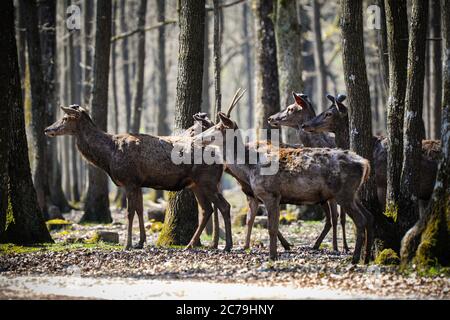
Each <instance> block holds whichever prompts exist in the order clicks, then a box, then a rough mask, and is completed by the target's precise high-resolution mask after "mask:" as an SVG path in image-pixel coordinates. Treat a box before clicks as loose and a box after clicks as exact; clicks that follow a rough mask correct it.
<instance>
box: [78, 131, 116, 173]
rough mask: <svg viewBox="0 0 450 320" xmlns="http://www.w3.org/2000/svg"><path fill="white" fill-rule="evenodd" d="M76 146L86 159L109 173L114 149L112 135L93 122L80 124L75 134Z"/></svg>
mask: <svg viewBox="0 0 450 320" xmlns="http://www.w3.org/2000/svg"><path fill="white" fill-rule="evenodd" d="M76 143H77V148H78V150H79V151H80V152H81V154H82V155H83V157H84V158H86V160H87V161H89V162H91V163H92V164H94V165H95V166H97V167H99V168H101V169H103V170H104V171H106V172H107V173H109V167H110V166H109V164H110V161H111V155H112V153H113V149H114V142H113V140H112V136H111V135H110V134H108V133H106V132H104V131H102V130H100V129H99V128H97V127H96V126H95V125H94V124H93V123H87V124H84V125H82V126H81V130H79V132H78V134H77V135H76Z"/></svg>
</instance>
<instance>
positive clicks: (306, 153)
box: [194, 112, 373, 263]
mask: <svg viewBox="0 0 450 320" xmlns="http://www.w3.org/2000/svg"><path fill="white" fill-rule="evenodd" d="M218 116H219V118H220V121H219V123H217V124H216V125H214V126H213V127H211V128H210V129H208V130H206V131H204V132H203V133H201V134H199V135H197V136H195V138H194V143H196V144H200V145H202V146H203V145H209V144H211V143H212V141H211V140H212V139H213V137H214V138H215V137H216V136H217V135H221V136H222V140H223V142H224V144H226V143H227V141H226V140H227V134H226V131H227V130H232V132H233V133H234V138H235V139H233V140H236V142H237V146H235V148H234V150H245V158H246V159H247V157H249V155H250V152H256V151H255V150H252V149H254V148H255V147H253V146H251V145H249V144H244V142H243V141H242V139H241V137H240V136H239V131H237V130H238V126H237V124H236V123H235V122H234V121H233V120H231V119H230V117H229V115H227V114H225V113H222V112H220V113H219V114H218ZM229 143H232V142H229ZM219 154H221V156H222V157H223V160H224V162H225V165H226V167H227V169H228V170H229V172H230V173H231V174H232V175H233V176H234V177H235V178H236V180H237V181H238V183H239V184H240V185H241V187H242V190H243V192H244V193H245V194H246V195H247V197H249V198H252V199H254V201H255V202H262V203H263V204H264V205H265V206H266V208H267V212H268V229H269V237H270V258H271V259H273V260H275V259H276V258H277V234H278V223H279V216H280V208H279V206H280V204H281V203H290V204H298V205H300V204H318V203H319V204H324V203H326V202H327V201H329V200H332V199H335V200H336V201H337V203H338V204H339V205H341V206H342V207H343V208H344V210H345V211H346V212H347V213H348V215H349V216H350V218H352V220H353V221H354V223H355V225H356V234H357V235H356V245H355V250H354V253H353V258H352V262H353V263H358V262H359V260H360V257H361V251H362V247H363V244H364V242H365V259H364V260H365V262H368V261H369V259H370V257H371V253H370V252H371V247H372V243H373V228H372V223H373V218H372V215H371V213H370V212H368V211H367V210H366V209H365V208H364V206H363V205H362V204H361V203H360V202H359V200H358V198H357V191H358V189H359V187H360V186H361V184H362V183H364V182H365V181H366V179H367V178H368V176H369V172H370V165H369V162H368V161H367V160H366V159H364V158H362V157H360V156H358V155H357V154H355V153H353V152H351V151H344V150H340V149H329V148H296V149H294V148H280V150H279V153H276V152H275V151H272V153H271V154H269V157H272V156H275V157H276V156H278V155H279V170H278V171H277V172H276V173H274V174H272V175H265V174H261V173H262V172H263V171H264V170H265V169H264V167H266V164H265V163H261V162H258V163H257V164H249V163H248V161H245V162H244V163H242V161H234V160H235V159H232V160H231V159H229V158H228V156H227V157H225V155H224V150H223V146H221V147H220V146H219ZM234 157H235V158H236V157H237V153H236V152H235V153H234Z"/></svg>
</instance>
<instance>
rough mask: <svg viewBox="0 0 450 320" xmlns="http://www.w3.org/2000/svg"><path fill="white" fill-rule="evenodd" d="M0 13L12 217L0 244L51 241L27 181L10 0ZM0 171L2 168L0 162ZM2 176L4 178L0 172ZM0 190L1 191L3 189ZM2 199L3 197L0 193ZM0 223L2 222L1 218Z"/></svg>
mask: <svg viewBox="0 0 450 320" xmlns="http://www.w3.org/2000/svg"><path fill="white" fill-rule="evenodd" d="M0 12H2V19H0V28H1V30H2V32H1V33H0V41H1V43H2V46H3V49H2V50H0V61H2V63H1V64H0V71H1V72H0V77H1V80H2V83H4V84H8V85H4V86H1V87H0V93H1V94H0V100H1V105H2V115H6V116H7V118H6V120H4V119H5V118H3V117H2V118H0V119H2V121H6V122H7V123H9V126H10V128H11V130H10V132H9V134H7V135H6V136H4V137H5V139H6V140H8V142H7V143H8V145H9V157H8V158H9V159H8V161H7V162H8V175H9V200H8V201H7V202H8V206H9V208H8V209H7V211H9V214H10V215H11V214H12V218H13V221H9V225H8V226H7V229H6V231H5V229H0V232H1V233H0V241H1V242H13V243H18V244H31V243H40V242H52V241H53V240H52V238H51V237H50V234H49V232H48V230H47V228H46V226H45V223H44V220H43V216H42V212H41V210H40V208H39V205H38V202H37V197H36V191H35V189H34V187H33V182H32V179H31V172H30V163H29V159H28V146H27V140H26V134H25V121H24V118H25V117H24V112H23V104H22V89H21V85H20V74H19V65H18V57H17V47H16V39H15V36H14V35H15V32H14V6H13V1H12V0H11V1H2V2H1V3H0ZM36 23H37V19H36ZM38 40H39V38H38ZM4 109H6V110H4ZM2 128H3V127H2ZM2 130H4V129H2ZM3 144H4V143H3ZM2 147H3V145H2ZM2 150H3V149H2ZM2 155H4V154H2ZM3 160H6V159H3ZM2 168H3V169H4V168H5V164H3V161H2ZM2 173H3V175H2V177H3V178H4V172H2ZM3 181H4V180H3ZM3 181H2V182H3ZM2 190H4V186H3V188H2ZM3 197H4V194H2V198H3ZM2 203H3V199H2ZM0 215H2V216H3V215H4V211H3V210H2V211H0ZM1 220H3V221H4V220H5V219H4V218H2V219H1Z"/></svg>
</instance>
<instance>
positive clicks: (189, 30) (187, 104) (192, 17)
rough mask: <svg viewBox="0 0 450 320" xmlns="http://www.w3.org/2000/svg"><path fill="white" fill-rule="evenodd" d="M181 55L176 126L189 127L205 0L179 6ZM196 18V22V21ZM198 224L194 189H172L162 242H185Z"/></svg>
mask: <svg viewBox="0 0 450 320" xmlns="http://www.w3.org/2000/svg"><path fill="white" fill-rule="evenodd" d="M178 21H179V26H180V35H179V54H178V56H179V59H178V76H177V98H176V104H175V130H176V131H181V130H182V129H187V128H189V127H190V126H191V125H192V124H193V123H194V119H193V118H192V116H193V115H194V114H195V113H196V112H199V111H200V106H201V99H202V78H203V51H204V41H205V37H204V32H205V25H204V23H205V0H198V1H190V0H180V1H179V8H178ZM192 21H195V22H196V23H192ZM197 226H198V207H197V201H196V200H195V197H194V195H193V193H192V191H190V190H188V189H185V190H183V191H180V192H170V193H169V202H168V206H167V211H166V218H165V221H164V227H163V230H162V231H161V234H160V236H159V238H158V244H159V245H185V244H187V243H189V241H190V239H191V237H192V236H193V234H194V232H195V230H196V228H197Z"/></svg>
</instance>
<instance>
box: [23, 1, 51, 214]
mask: <svg viewBox="0 0 450 320" xmlns="http://www.w3.org/2000/svg"><path fill="white" fill-rule="evenodd" d="M20 9H21V14H22V15H23V16H24V19H25V27H26V41H27V49H28V66H29V70H30V85H31V120H32V121H31V128H32V136H33V139H32V140H33V150H34V161H33V181H34V184H35V187H36V194H37V199H38V203H39V207H40V208H41V211H42V212H43V214H44V217H45V218H48V206H49V205H50V204H51V202H50V188H49V184H48V173H47V138H46V137H45V135H44V129H45V124H46V101H45V100H46V99H45V87H44V76H43V72H42V55H41V45H40V37H39V22H38V11H37V5H36V1H35V0H31V1H23V0H21V1H20Z"/></svg>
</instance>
